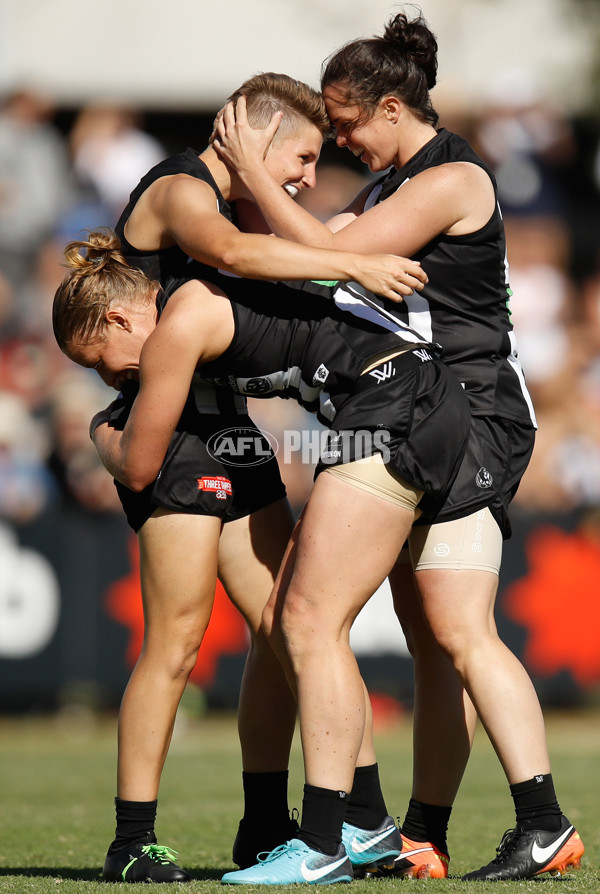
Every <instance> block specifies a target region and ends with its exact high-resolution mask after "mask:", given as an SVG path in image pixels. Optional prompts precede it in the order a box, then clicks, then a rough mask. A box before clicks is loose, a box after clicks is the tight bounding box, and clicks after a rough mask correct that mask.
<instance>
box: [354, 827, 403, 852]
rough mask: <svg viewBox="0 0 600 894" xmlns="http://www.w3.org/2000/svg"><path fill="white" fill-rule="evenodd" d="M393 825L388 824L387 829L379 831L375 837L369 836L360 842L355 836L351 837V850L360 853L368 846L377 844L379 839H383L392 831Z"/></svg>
mask: <svg viewBox="0 0 600 894" xmlns="http://www.w3.org/2000/svg"><path fill="white" fill-rule="evenodd" d="M395 828H396V827H395V826H388V827H387V829H384V830H383V832H380V833H379V835H376V836H375V838H369V840H368V841H364V842H360V841H356V837H355V838H353V839H352V851H353V853H355V854H362V853H363V851H368V850H369V848H370V847H373V846H374V845H375V844H379V842H380V841H383V839H384V838H387V836H388V835H389V834H390V832H393V831H394V829H395Z"/></svg>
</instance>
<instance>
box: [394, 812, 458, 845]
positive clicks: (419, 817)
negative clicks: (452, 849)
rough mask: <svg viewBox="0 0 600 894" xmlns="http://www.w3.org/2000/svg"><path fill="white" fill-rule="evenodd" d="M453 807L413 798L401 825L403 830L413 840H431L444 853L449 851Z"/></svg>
mask: <svg viewBox="0 0 600 894" xmlns="http://www.w3.org/2000/svg"><path fill="white" fill-rule="evenodd" d="M451 813H452V808H451V807H439V806H438V805H436V804H424V803H423V801H417V800H416V798H411V799H410V801H409V802H408V810H407V811H406V816H405V817H404V822H403V823H402V826H401V831H402V832H403V833H404V834H405V835H406V837H407V838H410V839H411V841H430V842H431V844H435V846H436V847H437V848H438V850H440V851H442V853H444V854H447V853H448V844H447V842H446V835H447V833H448V822H449V820H450V814H451Z"/></svg>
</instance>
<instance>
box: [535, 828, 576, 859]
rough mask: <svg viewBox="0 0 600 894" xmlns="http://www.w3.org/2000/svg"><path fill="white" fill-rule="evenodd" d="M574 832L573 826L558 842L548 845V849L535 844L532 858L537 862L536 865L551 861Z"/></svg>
mask: <svg viewBox="0 0 600 894" xmlns="http://www.w3.org/2000/svg"><path fill="white" fill-rule="evenodd" d="M572 831H573V826H569V828H568V829H567V831H566V832H563V834H562V835H561V836H560V838H559V839H558V840H557V841H553V842H552V844H548V845H546V847H540V846H539V845H538V843H537V841H534V842H533V846H532V848H531V856H532V857H533V859H534V860H535V862H536V863H546V862H547V861H548V860H550V859H551V858H552V857H553V856H554V855H555V854H557V853H558V851H559V850H560V847H561V845H562V844H563V843H564V842H565V841H566V840H567V838H568V837H569V835H570V834H571V832H572Z"/></svg>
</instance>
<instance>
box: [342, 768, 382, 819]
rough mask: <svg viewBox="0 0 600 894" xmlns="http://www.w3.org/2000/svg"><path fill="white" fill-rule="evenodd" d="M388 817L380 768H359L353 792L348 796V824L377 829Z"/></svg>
mask: <svg viewBox="0 0 600 894" xmlns="http://www.w3.org/2000/svg"><path fill="white" fill-rule="evenodd" d="M387 815H388V812H387V807H386V806H385V801H384V800H383V793H382V791H381V783H380V781H379V767H378V766H377V764H370V765H369V766H368V767H357V768H356V770H355V771H354V782H353V784H352V791H351V792H350V794H349V795H348V806H347V807H346V822H347V823H350V825H351V826H358V827H359V829H369V830H372V829H376V828H377V827H378V826H380V825H381V823H382V822H383V820H384V819H385V818H386V816H387Z"/></svg>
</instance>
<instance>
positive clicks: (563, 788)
mask: <svg viewBox="0 0 600 894" xmlns="http://www.w3.org/2000/svg"><path fill="white" fill-rule="evenodd" d="M547 728H548V741H549V747H550V753H551V759H552V769H553V775H554V779H555V782H556V787H557V792H558V797H559V801H560V803H561V807H562V808H563V810H564V811H565V813H567V815H568V816H569V818H570V819H571V821H572V822H573V823H574V824H575V825H576V827H577V828H578V830H579V831H580V833H581V835H582V838H583V841H584V844H585V846H586V854H585V856H584V862H583V868H582V870H581V871H579V872H575V873H570V874H569V875H567V876H565V877H564V878H563V879H557V880H550V879H548V883H549V884H553V885H558V886H559V887H558V888H557V889H556V888H553V889H552V890H553V891H554V890H557V891H561V892H562V891H564V892H568V894H592V892H593V894H597V892H598V891H599V890H600V805H599V797H598V796H599V794H600V792H599V786H598V742H599V741H600V712H598V710H596V711H589V712H587V713H566V712H565V713H563V714H548V715H547ZM411 735H412V725H411V718H410V715H407V717H406V719H405V720H404V721H403V722H401V723H400V724H398V725H396V726H394V727H393V728H390V729H388V730H386V731H382V732H380V733H378V735H377V753H378V759H379V764H380V770H381V777H382V781H383V787H384V793H385V796H386V801H387V804H388V809H389V810H390V812H391V813H392V814H393V815H394V816H395V815H397V814H399V815H400V817H401V818H402V817H403V815H404V811H405V809H406V805H407V802H408V797H409V793H410V775H411ZM115 768H116V721H115V719H114V718H112V717H111V718H104V719H100V720H98V719H96V718H94V717H85V716H84V717H83V718H82V720H80V721H77V720H73V719H72V718H70V717H69V715H66V716H60V715H57V716H56V717H51V718H45V719H44V718H29V717H28V718H12V719H11V718H6V717H5V718H3V719H2V720H1V721H0V892H1V894H20V892H32V894H48V892H50V891H52V892H56V891H57V890H58V891H60V892H62V894H99V892H104V894H106V891H107V886H106V882H103V881H102V880H101V876H100V868H101V865H102V862H103V859H104V855H105V852H106V848H107V847H108V844H109V843H110V841H111V839H112V835H113V831H114V806H113V798H114V794H115ZM301 791H302V763H301V755H300V749H299V744H298V741H297V739H296V740H295V744H294V752H293V760H292V767H291V772H290V806H295V805H296V806H299V805H300V801H301ZM241 808H242V788H241V768H240V757H239V745H238V741H237V733H236V726H235V719H234V718H232V717H229V716H222V715H215V716H209V717H204V718H201V719H199V720H189V719H182V722H181V723H179V722H178V727H177V730H176V735H175V737H174V741H173V744H172V747H171V752H170V755H169V757H168V759H167V765H166V768H165V772H164V775H163V784H162V788H161V793H160V797H159V813H158V822H157V833H158V839H159V843H161V844H166V845H169V846H171V847H173V848H174V849H175V850H177V851H178V852H179V857H178V862H179V864H180V865H181V866H183V867H184V868H185V869H187V870H188V871H189V872H190V873H191V874H192V875H193V876H194V881H193V882H191V883H190V884H187V885H185V886H184V888H185V891H187V892H190V894H216V892H217V891H219V892H221V894H222V892H223V891H224V890H225V888H223V886H221V884H220V881H219V880H220V878H221V875H222V874H223V872H224V871H226V870H228V869H231V868H233V867H232V863H231V846H232V842H233V838H234V836H235V831H236V829H237V823H238V820H239V819H240V816H241ZM513 824H514V816H513V811H512V802H511V800H510V796H509V792H508V786H507V784H506V780H505V778H504V775H503V773H502V771H501V769H500V766H499V764H498V761H497V759H496V757H495V755H494V753H493V751H492V749H491V747H490V746H489V743H488V741H487V739H486V737H485V734H484V733H483V731H482V730H478V734H477V737H476V741H475V747H474V750H473V754H472V756H471V760H470V762H469V766H468V768H467V772H466V774H465V779H464V781H463V784H462V786H461V789H460V792H459V795H458V798H457V801H456V805H455V808H454V811H453V814H452V818H451V823H450V834H449V845H450V853H451V868H450V871H451V876H453V877H451V878H450V879H448V880H429V881H427V882H422V883H419V882H418V881H416V882H408V881H406V882H399V881H398V880H378V881H376V882H375V881H371V882H369V881H356V882H353V883H352V890H354V891H356V892H357V894H363V892H367V891H370V892H371V894H391V892H392V891H395V892H397V891H398V885H399V884H402V885H405V884H409V885H410V886H411V891H412V888H413V887H414V886H415V885H423V884H424V885H425V889H424V894H437V892H438V891H446V892H451V891H458V890H461V891H464V890H465V883H464V882H461V881H460V879H459V876H460V874H461V873H463V872H466V871H468V870H470V869H474V868H477V867H478V866H480V865H482V864H483V863H485V862H488V861H489V860H490V859H491V858H492V857H493V856H494V849H495V847H496V846H497V844H498V843H499V841H500V838H501V836H502V833H503V832H504V830H505V829H507V828H510V827H511V826H512V825H513ZM543 878H548V877H547V876H544V877H543ZM539 884H540V880H534V881H529V882H503V883H500V887H499V885H498V883H485V882H480V883H477V884H476V885H475V889H476V892H477V894H479V892H485V894H487V892H492V891H493V892H495V894H499V892H500V890H501V891H502V892H506V894H512V892H516V891H517V890H518V891H521V892H522V891H524V890H525V891H527V890H531V891H534V890H538V891H539V888H537V889H536V888H535V887H534V886H536V885H539ZM470 887H471V886H467V890H469V888H470ZM163 889H165V890H166V891H168V890H173V889H172V888H171V886H164V885H163V886H161V890H163ZM124 890H126V891H132V892H134V894H135V892H136V891H140V892H141V891H145V892H147V891H148V886H147V885H144V884H138V885H127V886H124ZM176 890H177V891H182V890H183V888H181V887H178V888H177V889H176ZM263 890H264V889H263ZM277 890H280V889H279V888H275V891H277ZM282 890H283V889H282ZM419 890H421V888H419ZM476 892H475V891H474V894H476Z"/></svg>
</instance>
